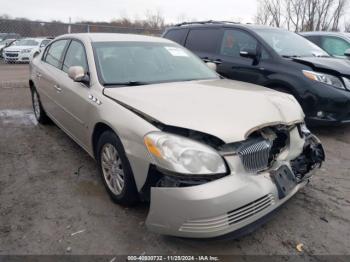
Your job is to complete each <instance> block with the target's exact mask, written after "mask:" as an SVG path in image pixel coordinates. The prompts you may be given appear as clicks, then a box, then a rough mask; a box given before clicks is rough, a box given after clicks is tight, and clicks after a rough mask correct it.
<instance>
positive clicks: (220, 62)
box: [212, 59, 222, 65]
mask: <svg viewBox="0 0 350 262" xmlns="http://www.w3.org/2000/svg"><path fill="white" fill-rule="evenodd" d="M212 62H213V63H214V64H217V65H220V64H222V60H221V59H216V60H214V61H212Z"/></svg>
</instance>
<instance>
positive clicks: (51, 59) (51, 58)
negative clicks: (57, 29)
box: [44, 40, 68, 69]
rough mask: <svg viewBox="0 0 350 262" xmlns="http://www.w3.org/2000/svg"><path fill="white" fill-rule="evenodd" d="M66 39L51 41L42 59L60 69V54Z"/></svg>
mask: <svg viewBox="0 0 350 262" xmlns="http://www.w3.org/2000/svg"><path fill="white" fill-rule="evenodd" d="M67 42H68V40H58V41H56V42H54V43H52V44H51V45H50V46H49V48H48V50H47V52H46V54H45V58H44V61H45V62H46V63H48V64H50V65H52V66H54V67H57V68H59V69H61V66H62V54H63V52H64V49H65V47H66V45H67Z"/></svg>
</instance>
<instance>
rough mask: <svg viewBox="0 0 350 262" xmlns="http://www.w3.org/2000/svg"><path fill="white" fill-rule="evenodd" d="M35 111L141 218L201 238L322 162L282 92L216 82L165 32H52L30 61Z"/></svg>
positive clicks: (249, 214) (273, 202)
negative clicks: (142, 206)
mask: <svg viewBox="0 0 350 262" xmlns="http://www.w3.org/2000/svg"><path fill="white" fill-rule="evenodd" d="M30 87H31V91H32V100H33V108H34V113H35V116H36V118H37V120H38V121H39V122H40V123H42V124H45V123H47V121H48V120H49V119H51V120H52V121H54V122H55V123H56V124H57V125H58V126H59V127H61V128H62V129H63V130H64V131H65V132H66V133H67V134H68V135H69V136H70V137H71V138H72V139H74V140H75V141H76V142H77V143H78V144H79V145H80V146H81V147H82V148H84V149H85V150H86V151H87V152H88V153H89V154H90V155H91V156H92V157H93V158H95V159H96V161H97V163H98V166H99V169H100V172H101V176H102V179H103V182H104V184H105V187H106V189H107V192H108V193H109V195H110V196H111V198H112V199H113V200H114V201H115V202H117V203H119V204H123V205H134V204H135V203H137V202H138V201H140V200H142V201H150V210H149V214H148V217H147V221H146V225H147V226H148V228H149V229H151V230H153V231H156V232H159V233H161V234H168V235H175V236H181V237H195V238H209V237H217V236H222V235H225V234H229V233H232V232H233V233H239V232H242V231H247V230H251V229H252V228H254V226H255V225H258V224H259V223H260V222H261V221H263V220H264V219H265V218H266V216H267V215H268V214H270V213H271V212H272V211H274V210H276V209H277V208H278V207H279V206H281V205H282V204H283V203H284V202H286V201H287V200H288V199H289V198H291V197H292V196H293V195H294V194H295V193H296V192H297V191H298V190H299V189H300V188H302V187H303V186H305V185H306V184H307V183H308V181H309V179H310V178H311V176H312V174H313V172H314V171H315V170H316V169H317V168H318V167H320V166H321V164H322V162H323V161H324V151H323V148H322V145H321V143H320V141H319V140H318V139H317V138H316V137H315V136H314V135H313V134H311V133H310V131H309V130H308V129H307V128H306V126H305V124H304V114H303V111H302V109H301V107H300V106H299V104H298V103H297V101H296V100H295V99H294V98H293V97H292V96H290V95H287V94H283V93H279V92H275V91H272V90H270V89H267V88H264V87H260V86H256V85H252V84H248V83H242V82H237V81H231V80H226V79H223V78H222V77H220V76H219V75H217V74H216V73H215V72H214V71H213V70H211V69H210V68H209V67H207V66H206V65H205V64H204V63H203V62H202V61H201V60H200V59H198V58H197V57H196V56H195V55H193V54H192V53H191V52H189V51H188V50H186V49H184V48H183V47H181V46H179V45H178V44H176V43H174V42H171V41H169V40H166V39H161V38H154V37H146V36H136V35H122V34H71V35H65V36H61V37H59V38H56V39H55V40H54V41H52V42H51V43H50V45H49V46H48V47H47V48H46V49H45V51H44V52H43V53H42V54H40V55H39V56H37V57H36V58H34V59H33V61H32V63H31V78H30Z"/></svg>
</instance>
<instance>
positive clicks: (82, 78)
mask: <svg viewBox="0 0 350 262" xmlns="http://www.w3.org/2000/svg"><path fill="white" fill-rule="evenodd" d="M68 76H69V77H70V78H71V79H72V80H73V81H74V82H80V83H84V84H87V83H89V82H90V78H89V76H88V75H87V74H85V71H84V68H83V67H81V66H71V67H70V68H69V69H68Z"/></svg>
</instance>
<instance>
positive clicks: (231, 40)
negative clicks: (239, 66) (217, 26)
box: [220, 30, 258, 58]
mask: <svg viewBox="0 0 350 262" xmlns="http://www.w3.org/2000/svg"><path fill="white" fill-rule="evenodd" d="M257 45H258V42H257V41H256V39H254V38H253V37H252V36H250V35H249V34H247V33H245V32H243V31H241V30H226V31H225V33H224V37H223V41H222V43H221V50H220V54H221V55H226V56H231V57H237V58H238V57H240V52H241V51H242V50H243V49H250V50H256V48H257Z"/></svg>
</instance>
